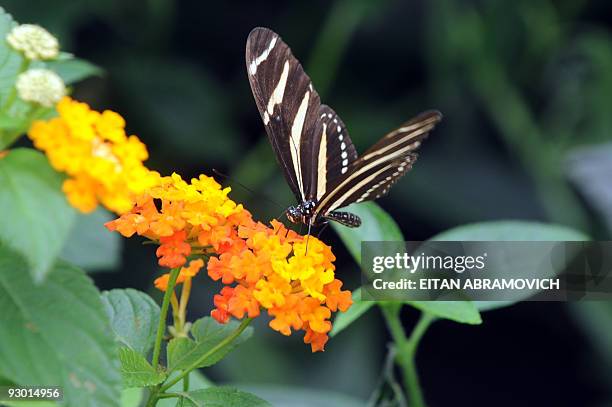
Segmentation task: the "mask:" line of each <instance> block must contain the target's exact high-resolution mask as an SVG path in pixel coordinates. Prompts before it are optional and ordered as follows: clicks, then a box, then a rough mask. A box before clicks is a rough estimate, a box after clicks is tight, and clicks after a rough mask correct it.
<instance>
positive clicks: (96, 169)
mask: <svg viewBox="0 0 612 407" xmlns="http://www.w3.org/2000/svg"><path fill="white" fill-rule="evenodd" d="M56 109H57V112H58V113H59V116H58V117H55V118H53V119H50V120H37V121H35V122H34V123H33V124H32V126H31V127H30V130H29V131H28V136H29V137H30V138H31V139H32V141H33V142H34V146H35V147H36V148H38V149H39V150H42V151H43V152H45V153H46V154H47V157H48V158H49V162H50V163H51V165H52V166H53V168H55V169H56V170H58V171H61V172H65V173H66V174H68V176H69V177H68V178H67V179H66V180H65V181H64V184H63V190H64V192H65V193H66V196H67V197H68V200H69V201H70V203H71V204H72V205H73V206H74V207H76V208H77V209H79V210H80V211H82V212H91V211H93V210H94V209H95V208H96V206H97V205H98V203H102V204H103V205H104V206H105V207H106V208H108V209H109V210H111V211H113V212H115V213H118V214H121V213H124V212H127V211H129V210H130V209H131V208H132V207H133V206H134V199H135V197H136V196H137V195H138V194H141V193H142V192H143V191H145V190H146V189H148V188H150V187H152V186H154V185H157V183H158V182H159V178H160V177H159V174H158V173H157V172H155V171H151V170H149V169H148V168H146V167H145V166H144V165H143V162H144V161H145V160H146V159H147V158H148V153H147V148H146V146H145V145H144V144H143V143H142V142H141V141H140V140H139V139H138V137H136V136H133V135H131V136H128V135H127V134H126V131H125V121H124V120H123V118H122V117H121V116H120V115H119V114H117V113H115V112H112V111H110V110H105V111H104V112H97V111H95V110H92V109H90V108H89V106H88V105H87V104H85V103H81V102H77V101H75V100H73V99H71V98H69V97H64V98H62V99H61V100H60V101H59V103H57V105H56Z"/></svg>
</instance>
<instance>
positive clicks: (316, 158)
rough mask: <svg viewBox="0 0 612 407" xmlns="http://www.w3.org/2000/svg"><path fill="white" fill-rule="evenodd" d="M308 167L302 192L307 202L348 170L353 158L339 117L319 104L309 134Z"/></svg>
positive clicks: (320, 195)
mask: <svg viewBox="0 0 612 407" xmlns="http://www.w3.org/2000/svg"><path fill="white" fill-rule="evenodd" d="M312 136H313V142H312V152H311V153H310V156H309V157H308V158H306V157H305V158H304V159H305V160H306V159H309V160H310V164H309V166H308V167H309V168H311V169H312V170H315V171H314V173H313V174H312V176H311V177H310V178H311V179H310V185H309V187H308V189H307V191H306V196H307V198H308V199H314V200H316V201H318V200H320V199H321V198H322V197H323V195H325V193H326V192H327V191H328V190H329V188H330V186H332V185H334V183H335V182H336V181H337V180H338V179H339V178H340V177H342V176H343V175H344V174H346V172H347V171H348V168H349V165H350V164H352V163H353V162H354V161H355V160H356V159H357V150H356V149H355V146H354V145H353V142H352V141H351V138H350V137H349V134H348V131H347V130H346V126H345V125H344V123H343V122H342V120H341V119H340V117H339V116H338V115H337V114H336V112H334V111H333V110H332V108H330V107H329V106H327V105H321V107H320V108H319V113H318V117H317V123H316V125H315V129H314V132H313V135H312Z"/></svg>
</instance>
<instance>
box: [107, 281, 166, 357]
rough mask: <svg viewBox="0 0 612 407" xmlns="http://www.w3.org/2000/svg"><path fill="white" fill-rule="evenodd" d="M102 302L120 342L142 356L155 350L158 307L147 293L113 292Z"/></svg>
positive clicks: (124, 290)
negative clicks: (152, 349) (153, 348)
mask: <svg viewBox="0 0 612 407" xmlns="http://www.w3.org/2000/svg"><path fill="white" fill-rule="evenodd" d="M102 303H103V304H104V309H105V311H106V314H107V315H108V318H109V320H110V325H111V329H112V331H113V333H114V334H115V338H116V340H117V342H119V343H120V344H121V345H122V346H126V347H128V348H130V349H132V350H134V351H136V352H138V353H140V354H141V355H143V356H146V354H147V352H148V351H149V350H151V348H152V347H153V343H154V341H155V332H156V330H157V323H158V321H159V314H160V309H159V306H158V305H157V304H156V303H155V301H153V299H152V298H151V297H149V296H148V295H147V294H145V293H143V292H141V291H138V290H134V289H131V288H127V289H114V290H110V291H105V292H103V293H102Z"/></svg>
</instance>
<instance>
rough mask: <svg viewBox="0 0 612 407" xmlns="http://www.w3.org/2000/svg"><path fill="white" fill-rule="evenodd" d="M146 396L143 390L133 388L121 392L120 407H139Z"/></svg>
mask: <svg viewBox="0 0 612 407" xmlns="http://www.w3.org/2000/svg"><path fill="white" fill-rule="evenodd" d="M143 396H144V392H143V389H141V388H137V387H132V388H129V389H123V390H122V391H121V401H120V402H119V406H120V407H139V406H140V404H141V403H142V397H143Z"/></svg>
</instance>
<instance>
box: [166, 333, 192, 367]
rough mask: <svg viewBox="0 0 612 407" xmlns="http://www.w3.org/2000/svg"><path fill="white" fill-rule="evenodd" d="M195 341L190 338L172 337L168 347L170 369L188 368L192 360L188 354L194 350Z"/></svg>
mask: <svg viewBox="0 0 612 407" xmlns="http://www.w3.org/2000/svg"><path fill="white" fill-rule="evenodd" d="M195 347H196V343H195V341H193V340H192V339H190V338H172V339H171V340H170V342H168V346H167V347H166V353H167V359H168V369H169V370H171V371H172V370H176V369H183V368H186V367H187V366H188V365H189V363H190V361H191V360H192V359H191V358H190V357H189V356H188V355H189V354H190V353H193V352H194V348H195Z"/></svg>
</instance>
